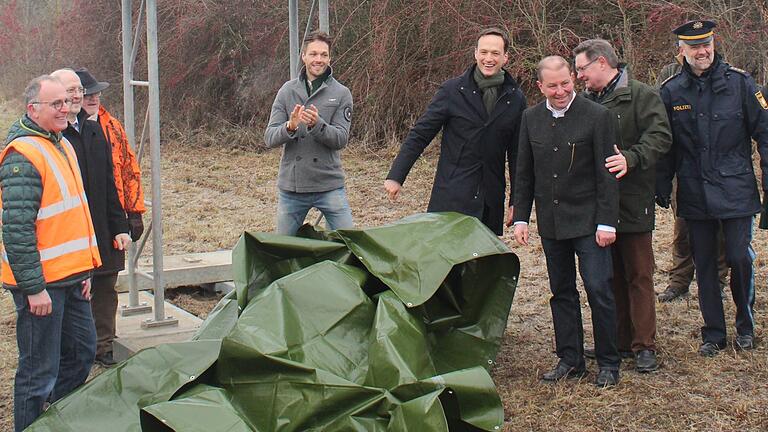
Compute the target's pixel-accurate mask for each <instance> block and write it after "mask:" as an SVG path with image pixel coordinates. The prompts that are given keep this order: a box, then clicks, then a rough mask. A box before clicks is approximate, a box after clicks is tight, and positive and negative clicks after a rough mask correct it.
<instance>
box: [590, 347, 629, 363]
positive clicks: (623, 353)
mask: <svg viewBox="0 0 768 432" xmlns="http://www.w3.org/2000/svg"><path fill="white" fill-rule="evenodd" d="M619 356H620V357H621V358H623V359H631V358H634V357H635V353H633V352H632V351H619ZM584 357H586V358H588V359H592V360H594V359H595V358H596V357H595V349H594V348H584Z"/></svg>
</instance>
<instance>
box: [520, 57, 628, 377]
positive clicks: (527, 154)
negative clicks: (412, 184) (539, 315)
mask: <svg viewBox="0 0 768 432" xmlns="http://www.w3.org/2000/svg"><path fill="white" fill-rule="evenodd" d="M537 75H538V79H539V81H538V85H539V89H540V90H541V92H542V93H543V94H544V96H545V97H546V100H545V101H544V102H541V103H539V104H538V105H536V106H533V107H531V108H528V109H527V110H525V112H524V113H523V118H522V120H521V123H520V141H519V145H520V147H519V153H518V156H517V171H516V173H515V201H514V210H515V211H514V224H515V240H516V241H517V242H518V243H519V244H521V245H527V244H528V221H529V219H530V215H531V208H532V206H533V202H534V197H535V201H536V216H537V223H538V228H539V235H540V236H541V244H542V247H543V248H544V255H545V256H546V259H547V273H548V274H549V286H550V290H551V291H552V298H551V299H550V307H551V308H552V321H553V322H554V327H555V343H556V349H557V356H558V358H559V359H560V361H559V362H558V364H557V366H555V368H554V369H553V370H551V371H549V372H547V373H545V374H544V375H542V379H543V380H545V381H558V380H561V379H564V378H571V377H581V376H584V374H585V373H586V367H585V362H584V331H583V328H582V322H581V304H580V302H579V292H578V291H577V289H576V260H575V256H574V255H576V256H578V257H579V273H580V274H581V278H582V280H583V281H584V289H585V290H586V292H587V299H588V300H589V306H590V308H591V309H592V326H593V329H594V338H595V358H596V359H597V364H598V367H599V368H600V371H599V373H598V375H597V379H596V380H595V385H597V386H598V387H606V386H612V385H616V384H617V383H618V382H619V365H620V363H621V359H620V358H619V353H618V350H617V347H616V305H615V301H614V296H613V290H612V289H611V276H612V261H611V250H610V248H609V247H608V246H610V245H611V244H612V243H613V242H614V241H615V240H616V227H617V226H618V219H619V189H618V182H617V181H616V178H615V177H614V176H613V175H612V174H611V173H610V172H609V171H608V169H607V168H606V167H605V163H606V159H607V158H608V157H610V156H611V155H612V154H613V150H614V145H615V143H616V134H615V120H614V118H613V116H612V115H611V113H610V111H608V109H607V108H605V107H603V106H602V105H599V104H596V103H594V102H591V101H589V100H587V99H585V98H584V97H582V96H576V93H575V92H574V91H573V80H574V77H573V74H572V73H571V68H570V65H569V63H568V62H567V61H566V60H565V59H564V58H562V57H560V56H551V57H546V58H544V59H543V60H542V61H541V62H539V65H538V68H537Z"/></svg>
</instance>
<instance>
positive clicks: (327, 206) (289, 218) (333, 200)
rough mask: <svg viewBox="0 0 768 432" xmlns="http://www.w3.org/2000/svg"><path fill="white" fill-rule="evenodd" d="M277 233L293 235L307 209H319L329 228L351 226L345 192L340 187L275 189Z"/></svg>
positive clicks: (350, 214) (350, 212)
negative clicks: (302, 189) (290, 190)
mask: <svg viewBox="0 0 768 432" xmlns="http://www.w3.org/2000/svg"><path fill="white" fill-rule="evenodd" d="M277 191H278V192H277V233H278V234H284V235H295V234H296V232H297V231H298V230H299V227H301V225H302V224H303V223H304V218H306V217H307V213H308V212H309V209H311V208H312V207H314V208H316V209H318V210H320V212H321V213H322V214H323V216H325V221H326V224H327V226H328V229H329V230H337V229H347V228H352V227H353V226H354V223H353V222H352V211H351V210H350V209H349V202H348V201H347V192H346V190H345V189H344V188H343V187H341V188H338V189H334V190H332V191H328V192H305V193H299V192H288V191H284V190H282V189H278V190H277Z"/></svg>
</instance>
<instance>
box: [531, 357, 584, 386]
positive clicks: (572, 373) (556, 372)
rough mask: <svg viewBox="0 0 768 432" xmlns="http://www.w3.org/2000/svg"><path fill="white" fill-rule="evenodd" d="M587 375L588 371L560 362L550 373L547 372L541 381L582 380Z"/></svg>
mask: <svg viewBox="0 0 768 432" xmlns="http://www.w3.org/2000/svg"><path fill="white" fill-rule="evenodd" d="M586 374H587V370H586V369H576V368H573V367H571V366H568V365H567V364H565V363H563V362H560V363H558V364H557V366H555V368H554V369H552V370H551V371H549V372H545V373H544V374H543V375H542V376H541V379H542V380H544V381H552V382H554V381H560V380H561V379H565V378H581V377H583V376H584V375H586Z"/></svg>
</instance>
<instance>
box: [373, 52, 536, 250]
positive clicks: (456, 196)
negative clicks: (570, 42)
mask: <svg viewBox="0 0 768 432" xmlns="http://www.w3.org/2000/svg"><path fill="white" fill-rule="evenodd" d="M474 70H475V66H474V65H473V66H471V67H470V68H468V69H467V70H466V72H465V73H464V74H463V75H461V76H459V77H456V78H453V79H450V80H448V81H446V82H444V83H443V84H442V85H441V86H440V88H439V89H438V90H437V94H436V95H435V97H434V98H433V99H432V102H430V103H429V106H428V107H427V110H426V112H424V114H423V115H422V116H421V118H419V120H418V121H417V122H416V124H415V125H414V126H413V128H411V131H410V132H409V133H408V136H407V137H406V138H405V141H403V144H402V146H401V147H400V153H398V155H397V157H396V158H395V160H394V162H392V168H391V169H390V171H389V174H387V179H390V180H395V181H397V182H399V183H400V184H403V182H405V178H406V176H407V175H408V172H409V171H410V170H411V167H413V164H414V163H415V162H416V160H417V159H418V158H419V156H420V155H421V153H422V152H423V151H424V149H425V148H426V147H427V146H428V145H429V143H430V142H432V139H433V138H434V137H435V136H436V135H437V134H438V132H440V130H442V131H443V140H442V143H441V144H440V160H439V161H438V163H437V171H436V172H435V181H434V184H433V186H432V196H431V197H430V199H429V206H428V207H427V211H429V212H440V211H455V212H459V213H463V214H466V215H469V216H474V217H476V218H478V219H480V220H482V222H483V223H484V224H485V225H486V226H487V227H488V228H490V229H491V230H492V231H493V232H495V233H496V234H497V235H501V234H502V227H503V223H504V211H505V208H506V207H505V206H504V192H505V189H506V180H505V174H504V173H505V163H504V161H508V164H509V172H510V184H511V183H512V182H511V179H512V178H514V168H515V162H514V161H515V157H516V154H517V137H518V132H519V125H520V116H521V115H522V113H523V110H524V109H525V107H526V103H525V96H523V93H522V92H521V91H520V86H519V85H518V84H517V82H515V80H514V79H513V78H512V76H511V75H510V74H509V73H506V72H505V77H504V83H503V84H502V86H501V88H500V89H499V92H498V99H497V101H496V105H495V107H494V109H493V112H492V113H491V114H490V115H488V111H487V110H486V108H485V106H484V105H483V96H482V92H481V91H480V89H479V88H478V86H477V84H476V83H475V80H474V78H473V74H474ZM511 189H512V188H511ZM512 196H514V189H512V190H511V191H510V201H509V205H512Z"/></svg>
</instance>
